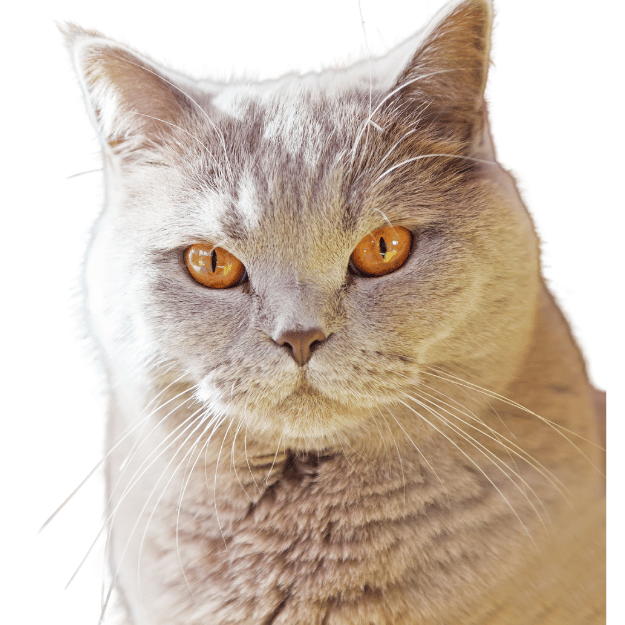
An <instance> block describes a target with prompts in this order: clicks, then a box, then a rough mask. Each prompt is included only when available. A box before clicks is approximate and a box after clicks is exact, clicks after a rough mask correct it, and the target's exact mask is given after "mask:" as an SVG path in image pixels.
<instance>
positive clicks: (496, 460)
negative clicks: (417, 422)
mask: <svg viewBox="0 0 625 625" xmlns="http://www.w3.org/2000/svg"><path fill="white" fill-rule="evenodd" d="M404 395H405V396H406V397H409V398H410V399H412V400H413V401H414V402H415V403H417V404H418V405H419V406H421V407H422V408H424V409H425V410H427V411H428V412H429V413H430V414H431V415H432V416H434V417H436V418H438V419H439V421H441V422H443V423H444V424H445V425H447V426H448V427H449V428H451V429H452V430H453V431H454V432H456V433H457V434H459V435H460V436H461V437H462V438H463V439H464V440H465V441H467V442H469V443H470V444H471V445H473V447H475V449H477V450H478V451H479V452H480V453H481V454H482V455H483V456H484V457H486V458H488V459H489V460H491V461H492V462H493V465H494V466H496V467H497V468H498V469H499V470H500V471H501V472H502V474H503V475H505V477H506V478H508V480H510V481H511V482H512V484H514V486H515V487H516V488H517V489H518V490H519V491H520V492H521V493H522V494H523V495H524V497H525V498H526V499H527V501H528V503H529V504H530V506H531V507H532V509H533V510H534V512H535V513H536V516H537V517H538V518H539V519H540V521H541V523H542V525H543V527H544V529H545V530H547V527H546V525H545V523H544V521H543V518H542V516H541V515H540V513H539V512H538V510H536V507H535V506H534V503H533V502H532V500H531V499H530V498H529V497H528V495H527V493H526V492H525V491H524V490H523V489H522V488H521V487H520V485H519V484H517V482H515V480H514V479H513V478H512V477H511V476H510V474H509V473H508V472H507V471H506V470H505V469H504V468H503V467H505V468H506V469H508V470H511V469H510V467H508V466H507V465H506V464H505V463H504V462H503V461H502V460H501V459H500V458H498V457H497V455H496V454H494V453H493V452H492V451H491V450H489V449H488V448H487V447H485V446H484V445H483V444H482V443H480V442H479V441H478V440H477V439H475V438H474V437H473V436H471V435H470V434H467V433H466V432H464V431H463V430H462V429H461V428H460V427H458V426H457V425H456V424H455V423H452V422H451V421H449V419H447V418H445V417H444V416H443V415H441V414H440V413H439V412H437V411H436V410H434V409H432V408H430V407H428V406H427V405H426V404H424V403H422V402H420V401H419V400H418V399H417V398H415V397H413V396H411V395H409V394H407V393H404ZM445 412H447V411H445ZM448 414H450V413H448ZM452 416H453V415H452ZM456 418H458V417H456ZM459 420H460V421H461V422H462V423H464V424H465V425H468V426H469V427H473V428H474V429H476V430H478V431H479V432H480V433H481V434H483V435H484V436H488V434H486V433H485V432H483V431H481V430H479V429H478V428H476V427H475V426H473V425H471V424H470V423H467V422H466V421H464V420H463V419H459ZM489 438H492V437H489ZM493 440H495V439H493ZM498 442H499V441H498ZM500 463H501V464H500ZM501 465H503V467H502V466H501ZM512 475H514V476H515V477H516V478H518V479H519V480H521V482H522V484H523V485H524V486H525V487H527V488H528V489H529V491H530V492H531V493H532V495H534V497H536V499H537V500H538V501H539V502H540V504H541V506H542V508H543V511H544V512H545V514H546V515H547V518H549V514H548V512H547V510H546V508H545V505H544V503H543V502H542V500H541V499H540V497H538V495H537V494H536V493H535V492H534V489H533V488H532V487H531V486H530V485H529V484H528V483H527V481H526V480H525V479H523V477H522V476H521V475H520V474H519V473H518V472H514V471H512ZM549 520H550V519H549ZM550 522H551V520H550Z"/></svg>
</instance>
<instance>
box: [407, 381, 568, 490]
mask: <svg viewBox="0 0 625 625" xmlns="http://www.w3.org/2000/svg"><path fill="white" fill-rule="evenodd" d="M434 390H436V391H437V392H439V393H441V392H440V391H438V390H437V389H434ZM419 393H423V394H424V395H426V396H428V397H430V398H431V400H427V399H425V398H424V401H432V403H436V404H443V405H444V406H447V407H448V408H450V409H451V410H458V411H460V412H461V413H462V414H464V415H465V416H467V417H470V418H472V419H474V420H476V421H477V422H478V423H480V424H481V425H483V426H484V427H485V428H487V429H488V430H489V431H490V432H492V434H493V436H494V438H493V440H496V441H497V442H498V443H499V444H500V445H501V446H502V447H503V448H504V449H505V450H506V451H507V452H508V455H509V457H510V459H511V460H512V461H513V462H514V459H513V455H514V456H517V457H518V458H520V459H521V460H523V461H525V462H527V463H528V464H529V465H530V466H531V467H532V468H533V469H535V470H536V471H537V472H538V473H540V475H542V476H543V477H544V478H545V479H547V480H548V481H549V482H550V483H551V485H552V486H553V487H554V488H556V489H557V491H558V492H559V493H560V494H561V495H562V496H563V497H564V499H565V500H566V501H569V499H568V497H567V496H566V495H565V493H564V492H563V491H562V490H561V489H560V486H561V487H562V488H563V489H564V490H565V491H568V492H570V489H569V488H568V487H567V486H566V484H564V482H562V481H561V480H560V479H559V478H558V477H557V476H556V475H555V474H554V473H553V472H552V471H549V469H547V467H545V466H544V465H543V464H542V463H541V462H539V461H538V460H536V459H535V458H534V457H532V455H531V454H530V453H528V452H527V451H526V450H524V449H523V448H522V447H520V446H519V445H517V444H516V443H515V442H513V441H511V440H510V439H508V438H507V437H505V436H503V435H502V434H500V433H499V432H497V431H496V430H495V429H493V428H492V427H490V426H489V425H487V424H486V423H484V421H483V420H482V419H480V418H479V417H477V415H475V414H474V413H473V412H471V411H470V410H469V411H468V413H467V412H466V410H465V409H458V408H454V407H453V406H451V405H450V404H448V403H447V402H445V401H442V400H441V399H438V398H435V397H434V396H433V395H430V394H429V393H427V392H425V391H423V390H422V389H421V390H420V391H419ZM441 394H442V395H444V393H441ZM444 396H445V397H447V396H446V395H444ZM448 399H450V400H451V401H454V402H455V403H458V402H456V401H455V400H454V399H453V398H448ZM445 412H447V414H449V415H450V416H452V417H454V418H458V417H457V416H456V415H453V414H452V413H450V412H448V411H447V410H445ZM460 420H461V421H462V422H463V423H466V422H465V421H464V420H462V419H460ZM466 424H467V425H468V426H469V427H473V428H474V429H477V431H480V430H479V428H476V427H475V426H473V425H471V424H469V423H466ZM482 434H484V436H488V438H492V437H491V436H489V435H488V434H487V433H486V432H482ZM502 441H505V442H502ZM508 444H509V445H511V447H508ZM515 467H516V463H515ZM517 472H518V467H517ZM558 484H559V485H560V486H558Z"/></svg>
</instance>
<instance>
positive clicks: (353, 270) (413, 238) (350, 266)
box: [347, 224, 417, 279]
mask: <svg viewBox="0 0 625 625" xmlns="http://www.w3.org/2000/svg"><path fill="white" fill-rule="evenodd" d="M393 225H398V226H401V224H393ZM402 228H405V229H406V230H408V232H410V250H409V251H408V255H407V256H406V259H405V260H404V262H403V263H402V264H401V265H400V266H399V267H397V269H395V270H393V271H389V272H388V273H383V274H381V275H375V274H369V273H365V272H364V271H361V270H360V269H358V267H356V265H355V264H354V261H353V258H352V256H353V254H354V252H353V251H352V253H351V254H350V255H349V263H347V271H348V273H350V274H352V275H354V276H357V277H359V278H367V279H371V278H385V277H386V276H390V275H392V274H394V273H397V272H398V271H399V270H400V269H402V268H403V267H405V266H406V264H407V263H408V261H409V260H410V257H411V256H412V253H413V252H414V250H415V248H416V247H417V233H416V232H415V231H414V230H412V229H411V228H408V227H407V226H402ZM354 249H355V248H354Z"/></svg>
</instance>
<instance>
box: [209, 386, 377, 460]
mask: <svg viewBox="0 0 625 625" xmlns="http://www.w3.org/2000/svg"><path fill="white" fill-rule="evenodd" d="M209 403H211V404H213V406H214V403H215V402H214V400H213V401H211V402H209ZM219 409H220V411H222V412H224V413H226V414H227V415H228V416H229V417H230V418H231V419H233V420H234V421H237V422H238V421H242V422H243V423H245V425H246V429H247V432H248V433H249V434H251V435H253V436H256V437H259V438H270V439H271V440H275V439H276V438H278V439H281V440H282V442H283V443H284V444H286V445H287V446H290V447H294V448H302V449H307V450H311V449H324V448H326V447H328V446H329V445H332V444H335V443H336V441H337V440H338V439H339V438H341V433H342V432H344V431H346V430H353V429H354V428H357V427H358V424H359V423H361V422H362V421H364V419H365V415H367V414H368V411H367V409H366V408H365V407H362V406H360V407H358V406H355V405H353V404H351V405H347V404H345V403H342V402H340V401H337V400H335V399H332V398H331V397H329V396H327V395H325V394H324V393H322V392H321V391H319V390H317V389H315V388H313V387H312V386H310V385H309V384H307V383H305V382H304V383H300V384H298V385H297V387H296V388H295V389H293V390H292V391H291V392H290V393H289V394H287V395H286V396H283V397H280V398H275V399H274V401H271V400H270V399H268V398H266V397H265V398H263V399H257V400H256V401H254V400H253V399H252V400H250V401H246V402H245V405H242V406H239V405H238V404H237V403H232V402H228V403H227V404H225V403H224V404H223V405H220V406H219Z"/></svg>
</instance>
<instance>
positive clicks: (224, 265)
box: [184, 243, 245, 289]
mask: <svg viewBox="0 0 625 625" xmlns="http://www.w3.org/2000/svg"><path fill="white" fill-rule="evenodd" d="M184 262H185V263H186V264H187V269H188V270H189V273H190V274H191V275H192V276H193V279H194V280H196V281H197V282H199V283H200V284H203V285H204V286H207V287H210V288H211V289H227V288H228V287H231V286H236V285H237V284H239V282H241V280H242V279H243V276H245V267H244V266H243V263H242V262H241V261H240V260H239V259H238V258H236V257H235V256H233V255H232V254H231V253H230V252H226V250H224V249H223V248H221V247H213V246H212V245H208V244H207V243H195V244H194V245H192V246H191V247H190V248H189V249H188V250H187V251H186V252H185V253H184Z"/></svg>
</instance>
